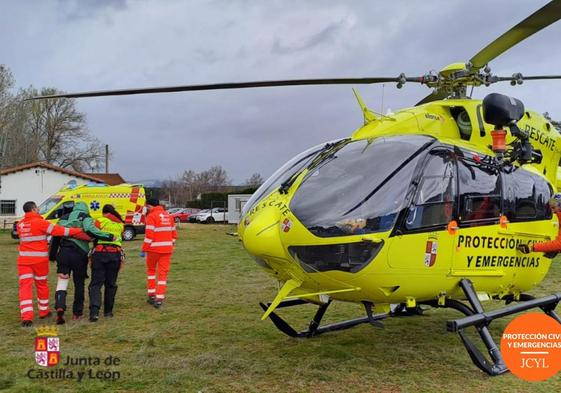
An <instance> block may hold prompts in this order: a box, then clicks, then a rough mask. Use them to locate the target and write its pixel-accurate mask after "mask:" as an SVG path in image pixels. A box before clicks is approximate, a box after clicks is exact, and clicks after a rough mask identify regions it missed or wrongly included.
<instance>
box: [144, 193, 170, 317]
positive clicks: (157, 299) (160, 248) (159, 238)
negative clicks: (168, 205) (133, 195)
mask: <svg viewBox="0 0 561 393" xmlns="http://www.w3.org/2000/svg"><path fill="white" fill-rule="evenodd" d="M146 208H147V210H148V215H147V216H146V233H145V235H144V243H143V245H142V251H141V253H140V256H141V257H144V256H146V274H147V278H148V285H147V287H148V303H149V304H152V305H153V306H154V307H155V308H160V306H161V305H162V303H163V301H164V298H165V295H166V289H167V277H168V272H169V268H170V263H171V255H172V253H173V248H174V245H175V240H176V239H177V232H176V230H175V221H174V220H173V218H172V217H171V216H170V215H169V213H168V212H167V211H165V210H164V208H163V207H162V206H160V201H159V200H158V199H155V198H150V199H148V200H147V201H146Z"/></svg>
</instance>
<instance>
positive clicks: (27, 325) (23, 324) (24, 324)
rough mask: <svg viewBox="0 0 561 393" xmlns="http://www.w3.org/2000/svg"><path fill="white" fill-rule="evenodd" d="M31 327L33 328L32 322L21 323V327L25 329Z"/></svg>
mask: <svg viewBox="0 0 561 393" xmlns="http://www.w3.org/2000/svg"><path fill="white" fill-rule="evenodd" d="M31 326H33V321H30V320H28V319H26V320H24V321H21V327H24V328H27V327H31Z"/></svg>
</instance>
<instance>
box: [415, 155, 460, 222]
mask: <svg viewBox="0 0 561 393" xmlns="http://www.w3.org/2000/svg"><path fill="white" fill-rule="evenodd" d="M456 176H457V175H456V164H455V161H454V160H453V159H452V158H451V153H450V152H449V151H446V150H434V151H432V152H430V153H429V155H428V161H427V163H426V165H425V167H424V169H423V173H422V176H421V178H420V180H419V185H418V187H417V191H416V194H415V200H414V203H413V205H412V206H411V207H410V208H409V210H408V212H407V217H406V219H405V228H406V229H407V230H419V229H424V228H426V229H433V228H435V227H441V226H444V225H446V224H448V223H449V222H450V220H451V219H452V216H453V213H454V203H455V200H456V197H457V186H456V184H457V180H456Z"/></svg>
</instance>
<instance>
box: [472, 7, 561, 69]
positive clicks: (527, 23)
mask: <svg viewBox="0 0 561 393" xmlns="http://www.w3.org/2000/svg"><path fill="white" fill-rule="evenodd" d="M559 19H561V0H553V1H551V2H549V3H547V4H546V5H544V6H543V7H542V8H540V9H539V10H537V11H536V12H534V13H533V14H532V15H530V16H529V17H527V18H526V19H524V20H523V21H522V22H520V23H518V24H517V25H516V26H514V27H513V28H511V29H510V30H508V31H507V32H506V33H504V34H503V35H501V36H500V37H499V38H497V39H496V40H495V41H493V42H491V43H490V44H489V45H487V46H486V47H485V48H483V49H482V50H480V51H479V53H477V54H476V55H475V56H473V57H472V58H471V60H470V62H471V64H472V67H473V68H475V69H479V68H482V67H484V66H485V65H486V64H487V63H489V62H490V61H491V60H493V59H494V58H496V57H497V56H499V55H500V54H501V53H503V52H504V51H506V50H507V49H509V48H511V47H513V46H514V45H516V44H518V43H519V42H521V41H523V40H525V39H526V38H528V37H530V36H531V35H532V34H534V33H537V32H538V31H540V30H542V29H543V28H545V27H547V26H549V25H550V24H552V23H554V22H556V21H557V20H559Z"/></svg>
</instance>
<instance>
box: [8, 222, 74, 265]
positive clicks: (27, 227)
mask: <svg viewBox="0 0 561 393" xmlns="http://www.w3.org/2000/svg"><path fill="white" fill-rule="evenodd" d="M16 228H17V233H18V235H19V255H18V265H32V264H34V263H41V262H49V243H48V242H47V236H48V235H52V236H73V235H77V234H79V233H82V230H81V229H80V228H65V227H62V226H60V225H53V224H51V223H50V222H48V221H47V220H45V219H44V218H43V217H41V215H40V214H38V213H35V212H28V213H25V216H24V218H23V220H21V221H20V222H18V224H17V225H16Z"/></svg>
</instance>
